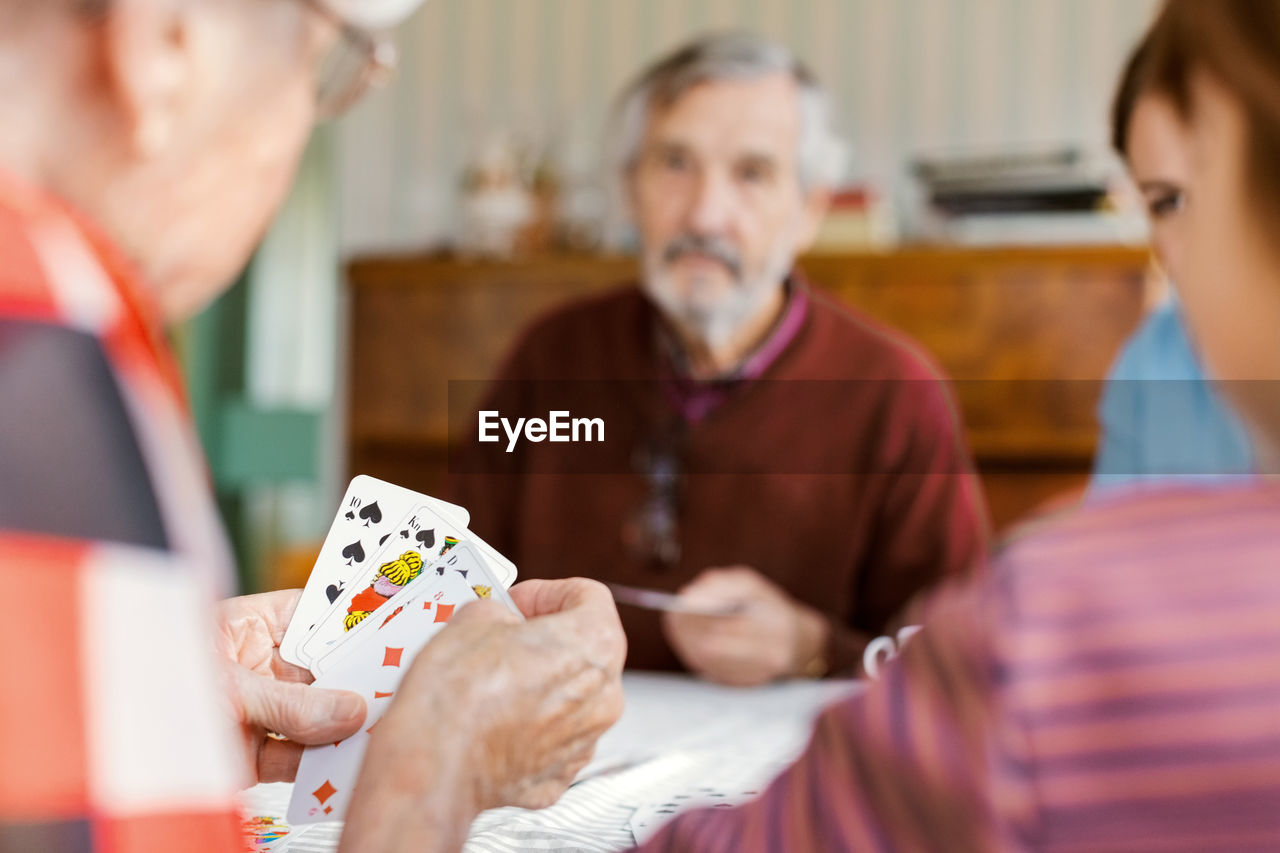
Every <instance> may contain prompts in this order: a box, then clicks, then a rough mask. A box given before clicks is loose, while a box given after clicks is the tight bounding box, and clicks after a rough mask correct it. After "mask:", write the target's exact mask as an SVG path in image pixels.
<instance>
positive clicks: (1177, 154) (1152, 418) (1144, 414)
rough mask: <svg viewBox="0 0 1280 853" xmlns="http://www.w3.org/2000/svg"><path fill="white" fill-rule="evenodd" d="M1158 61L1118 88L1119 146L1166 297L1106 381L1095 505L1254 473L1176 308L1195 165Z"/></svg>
mask: <svg viewBox="0 0 1280 853" xmlns="http://www.w3.org/2000/svg"><path fill="white" fill-rule="evenodd" d="M1152 59H1153V56H1152V51H1151V36H1148V37H1147V38H1144V39H1143V40H1142V42H1141V43H1140V44H1139V45H1138V47H1137V48H1136V49H1135V50H1134V52H1133V54H1132V56H1131V57H1130V58H1129V61H1128V63H1127V65H1126V66H1125V69H1124V72H1123V74H1121V76H1120V83H1119V85H1118V86H1117V87H1116V95H1115V99H1114V101H1113V103H1112V108H1111V145H1112V147H1113V148H1114V149H1115V151H1116V153H1117V154H1119V155H1120V156H1121V157H1122V158H1124V161H1125V164H1126V165H1127V166H1128V169H1129V175H1130V177H1131V178H1132V180H1133V183H1134V185H1135V186H1136V187H1137V189H1138V192H1139V193H1140V194H1141V196H1142V200H1143V204H1144V206H1145V208H1146V211H1147V220H1148V222H1149V224H1150V230H1151V250H1152V253H1153V255H1154V257H1155V267H1156V269H1155V272H1157V273H1158V274H1159V275H1160V276H1161V277H1162V278H1163V279H1164V280H1165V282H1166V283H1167V292H1166V293H1165V295H1164V297H1163V298H1162V299H1161V300H1160V302H1159V303H1158V304H1156V305H1154V306H1153V307H1152V309H1151V311H1150V312H1149V313H1148V314H1147V315H1146V317H1144V318H1143V320H1142V323H1141V324H1140V325H1139V326H1138V328H1137V329H1136V330H1135V331H1134V333H1133V335H1132V336H1131V337H1130V338H1129V340H1128V341H1126V342H1125V345H1124V348H1123V349H1122V350H1121V352H1120V355H1119V357H1118V358H1117V359H1116V362H1115V364H1114V365H1113V366H1112V368H1111V371H1110V373H1109V374H1108V376H1107V382H1106V385H1105V387H1104V389H1103V393H1102V400H1101V401H1100V402H1099V404H1098V425H1099V430H1100V435H1099V439H1098V451H1097V455H1096V457H1095V459H1094V465H1093V479H1092V481H1091V482H1090V484H1089V488H1090V493H1091V496H1095V497H1096V496H1098V495H1100V494H1105V493H1108V492H1110V491H1111V490H1113V489H1116V488H1129V489H1132V488H1145V487H1157V488H1158V487H1162V486H1164V485H1167V482H1168V481H1169V480H1170V479H1177V480H1180V481H1183V482H1188V483H1198V484H1201V485H1206V486H1216V485H1219V484H1221V482H1222V481H1223V479H1224V478H1233V479H1239V478H1242V477H1247V476H1249V475H1251V474H1252V473H1253V472H1254V460H1253V452H1252V448H1251V447H1250V443H1249V437H1248V432H1247V430H1246V429H1245V427H1244V425H1243V424H1242V423H1240V419H1239V418H1238V417H1237V416H1236V414H1235V412H1233V411H1231V408H1230V406H1228V405H1227V403H1226V402H1225V401H1224V400H1223V399H1222V395H1221V394H1219V393H1218V389H1217V387H1216V383H1213V382H1210V381H1209V380H1208V378H1207V377H1206V375H1205V370H1204V366H1203V358H1202V356H1201V355H1200V352H1199V349H1198V348H1197V346H1196V345H1195V344H1194V342H1193V341H1192V339H1191V335H1190V333H1189V332H1188V331H1187V324H1186V319H1185V317H1184V316H1183V311H1182V306H1181V302H1180V300H1179V299H1178V298H1177V282H1178V280H1179V279H1180V277H1181V272H1180V262H1181V258H1182V244H1183V243H1184V242H1185V240H1186V237H1185V236H1184V232H1185V227H1184V225H1185V223H1184V222H1183V213H1184V211H1185V208H1186V205H1185V202H1186V186H1185V184H1186V180H1187V172H1188V170H1189V169H1190V164H1189V162H1188V156H1187V151H1186V146H1185V145H1184V144H1183V137H1184V136H1185V133H1184V131H1183V130H1182V127H1181V124H1182V122H1181V120H1180V119H1179V117H1178V114H1177V109H1176V107H1175V106H1174V103H1173V101H1172V99H1171V98H1170V97H1169V95H1168V94H1167V93H1164V92H1161V91H1159V90H1158V89H1157V88H1155V86H1154V81H1153V71H1154V68H1153V67H1152V66H1153V62H1152Z"/></svg>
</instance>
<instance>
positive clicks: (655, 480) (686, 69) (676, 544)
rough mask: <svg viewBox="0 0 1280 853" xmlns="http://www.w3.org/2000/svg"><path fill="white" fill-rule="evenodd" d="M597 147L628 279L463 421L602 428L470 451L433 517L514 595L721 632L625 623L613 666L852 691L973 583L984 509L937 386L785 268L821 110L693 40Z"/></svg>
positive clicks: (823, 101) (620, 108) (748, 39)
mask: <svg viewBox="0 0 1280 853" xmlns="http://www.w3.org/2000/svg"><path fill="white" fill-rule="evenodd" d="M612 132H613V139H612V143H611V145H610V155H611V162H612V167H613V169H614V170H615V177H616V178H617V181H618V184H619V187H620V193H619V196H620V197H621V199H622V201H623V202H624V203H625V205H626V207H627V208H628V211H629V213H630V218H631V220H632V222H633V223H634V226H635V230H636V233H637V235H638V239H639V252H640V258H641V264H640V267H641V269H640V276H639V280H638V281H637V282H633V283H629V284H625V285H623V286H621V287H620V288H618V289H616V290H613V291H611V292H609V293H607V294H605V295H603V296H596V297H593V298H589V299H585V300H583V301H579V302H575V303H573V304H571V305H568V306H566V307H562V308H560V309H559V310H556V311H554V313H552V314H551V315H549V316H547V317H545V318H543V319H541V320H539V321H537V322H536V323H534V324H533V326H532V327H531V328H530V329H528V330H527V331H526V332H525V333H524V334H523V336H522V337H521V339H520V340H519V342H518V343H517V344H516V345H515V347H514V349H513V351H512V352H511V353H510V354H509V356H508V357H507V359H506V362H505V365H504V367H502V369H501V370H500V372H499V374H498V376H497V381H496V382H494V383H493V385H492V387H491V390H490V392H489V393H488V395H487V398H486V400H485V402H484V403H483V405H482V406H481V409H482V410H492V411H497V412H499V413H500V414H501V416H502V417H505V418H509V419H510V421H511V422H513V423H514V422H515V419H516V418H517V417H530V418H532V417H539V416H540V417H546V416H547V413H548V412H549V411H558V410H570V411H572V414H574V415H583V416H587V415H591V416H596V415H599V416H600V419H601V420H602V421H603V423H604V426H605V435H604V438H605V441H604V442H603V443H601V444H596V445H589V444H586V443H582V442H579V443H570V442H550V441H541V442H536V443H533V442H524V443H521V444H518V445H516V446H515V447H514V448H513V450H512V452H511V453H507V452H505V442H504V443H503V444H496V443H489V444H485V443H481V442H480V441H478V438H479V431H477V433H476V435H475V436H473V439H475V440H472V441H469V442H468V443H467V444H466V445H465V446H464V447H461V448H455V450H456V451H457V452H456V453H455V455H453V456H452V457H451V473H452V475H453V477H452V494H453V497H454V499H455V500H458V501H461V502H463V503H464V504H465V505H466V506H468V507H469V508H470V509H471V510H472V524H473V527H474V529H475V530H476V532H477V533H479V534H480V535H481V536H484V537H486V538H487V539H488V540H489V541H491V542H493V543H494V544H495V545H497V547H499V548H500V549H502V550H503V552H504V553H507V554H509V555H510V556H511V558H512V559H513V560H515V561H516V562H517V564H519V565H520V566H521V570H522V572H524V573H525V575H526V576H530V577H544V578H559V577H568V576H573V575H579V574H581V575H585V576H589V577H594V578H597V579H600V580H605V581H609V582H613V583H617V584H622V585H627V586H633V587H642V588H656V589H659V590H664V591H667V592H679V594H680V595H681V596H683V598H684V600H685V602H686V604H687V605H689V606H690V607H692V608H695V609H705V610H712V611H730V614H729V615H725V613H723V612H718V614H717V615H702V614H698V613H670V614H667V615H666V616H665V617H664V618H663V619H662V620H661V621H660V620H659V617H658V616H657V615H655V614H654V613H653V612H651V611H647V610H640V609H637V608H623V614H622V615H623V624H624V628H625V629H626V632H627V638H628V644H629V649H630V653H629V658H628V662H627V665H628V667H634V668H642V669H681V668H683V669H687V670H690V671H692V672H694V673H697V674H699V675H702V676H705V677H707V678H710V679H713V680H716V681H721V682H726V683H731V684H744V685H747V684H761V683H765V682H768V681H771V680H773V679H777V678H784V677H790V676H803V675H809V676H819V675H822V674H824V673H828V672H836V673H848V672H851V671H852V670H853V669H854V668H855V667H856V665H857V663H858V661H859V659H860V655H861V652H862V650H863V648H864V646H865V645H866V643H867V642H868V640H869V639H870V638H872V637H875V636H876V635H877V634H880V633H882V632H883V631H884V630H885V628H886V627H887V626H888V625H890V624H891V623H892V622H893V621H894V619H895V618H896V617H897V615H898V613H899V611H900V610H901V608H902V607H903V605H904V604H905V603H906V602H907V601H908V600H909V599H910V598H911V597H912V596H914V595H915V594H917V593H919V592H921V591H922V590H925V589H928V588H930V587H931V586H933V585H934V584H935V583H937V582H938V581H939V580H941V579H942V578H945V577H953V576H956V575H960V574H963V573H965V572H966V571H968V570H969V569H970V568H971V567H972V566H973V565H974V564H975V563H978V562H979V561H980V558H981V556H982V554H983V550H984V542H985V510H984V508H983V505H982V500H981V497H980V495H979V493H978V491H977V489H976V487H975V483H974V479H973V477H972V474H971V471H970V463H969V458H968V455H967V452H966V450H965V449H964V447H963V442H962V440H961V438H960V435H959V428H958V425H957V422H956V418H955V416H954V412H953V407H952V405H951V401H950V398H949V395H948V393H947V390H946V388H945V387H944V385H943V383H942V382H941V381H940V380H939V378H938V374H937V373H936V372H935V371H934V370H933V368H932V367H931V366H930V365H929V364H928V363H927V361H926V360H925V359H924V358H922V357H921V356H920V354H919V353H917V351H916V350H915V349H914V348H913V347H912V346H911V345H910V343H909V342H907V341H905V340H904V339H902V338H901V337H900V336H898V335H896V334H894V333H893V332H891V331H889V330H887V329H884V328H882V327H880V326H878V325H877V324H875V323H873V322H872V321H870V320H869V319H867V318H866V317H863V316H861V315H860V314H858V313H857V312H855V311H853V310H852V309H850V308H848V307H847V306H844V305H840V304H837V303H836V302H835V301H834V300H833V299H832V298H830V297H829V296H827V295H825V294H823V292H822V291H821V290H820V289H818V288H816V287H812V286H811V285H810V284H809V283H808V282H807V281H806V280H805V277H804V276H803V275H802V274H801V272H800V271H799V270H798V269H797V268H796V257H797V255H799V254H800V253H801V252H803V251H805V250H806V249H807V248H809V247H810V246H811V245H812V244H813V241H814V239H815V235H816V234H817V231H818V228H819V225H820V223H821V221H822V218H823V215H824V213H825V211H826V209H827V203H828V199H829V197H830V194H831V191H832V189H833V187H834V186H835V185H836V184H837V182H838V181H839V179H840V178H841V172H842V170H843V165H844V156H843V155H844V147H843V144H842V143H841V141H840V140H839V138H838V137H837V136H836V135H835V133H834V131H833V128H832V119H831V115H830V110H829V106H828V100H827V98H826V96H825V94H824V93H823V91H822V89H821V88H820V87H819V85H818V83H817V82H816V80H815V79H814V77H813V75H812V74H811V73H810V72H809V70H808V69H807V68H806V67H805V66H804V65H803V64H802V63H801V62H800V61H799V60H798V59H797V58H796V57H795V56H794V55H793V54H792V53H791V52H790V51H788V50H787V49H786V48H783V47H781V46H779V45H777V44H775V43H772V42H770V41H767V40H765V39H763V38H760V37H757V36H755V35H751V34H747V33H736V32H730V33H716V34H712V35H708V36H706V37H703V38H701V39H699V40H697V41H694V42H692V43H690V44H688V45H686V46H684V47H681V48H679V49H677V50H676V51H674V52H673V53H671V54H670V55H669V56H666V57H665V58H663V59H661V60H659V61H658V62H657V63H656V64H654V65H653V66H652V67H650V68H648V69H647V70H645V71H644V72H643V73H642V74H640V75H639V76H638V78H637V79H636V80H635V81H634V82H633V83H632V84H631V85H630V86H628V87H627V88H626V89H625V90H624V91H623V92H622V94H621V96H620V98H619V100H618V102H617V107H616V113H615V120H614V122H613V126H612ZM566 380H568V381H566ZM568 406H572V408H570V409H566V407H568Z"/></svg>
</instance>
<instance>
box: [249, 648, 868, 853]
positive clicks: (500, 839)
mask: <svg viewBox="0 0 1280 853" xmlns="http://www.w3.org/2000/svg"><path fill="white" fill-rule="evenodd" d="M623 681H624V689H625V691H626V697H627V704H626V710H625V711H624V712H623V715H622V719H620V720H619V721H618V723H617V725H615V726H614V727H613V728H612V729H610V730H609V731H608V732H606V733H605V735H604V737H603V738H601V739H600V743H599V746H598V747H597V749H596V757H595V760H593V761H592V763H591V764H590V765H589V766H588V767H587V768H585V769H584V770H583V772H582V774H581V775H580V776H579V781H578V782H576V783H575V784H574V785H573V786H572V787H571V788H570V789H569V790H568V791H567V792H566V793H565V795H564V796H563V797H561V798H560V800H559V802H557V803H556V804H555V805H553V806H551V807H550V808H546V809H541V810H539V811H529V810H526V809H517V808H502V809H493V810H491V811H487V812H485V813H483V814H481V815H480V816H479V817H478V818H476V821H475V823H473V824H472V826H471V834H470V837H469V839H468V841H467V846H466V849H467V850H468V851H512V850H557V851H561V850H583V851H586V850H590V851H606V850H619V849H625V848H627V847H630V846H631V845H632V844H633V843H634V842H635V840H636V839H640V840H643V839H644V838H646V837H648V835H650V834H651V833H652V832H653V831H654V830H655V829H656V828H657V827H658V826H659V825H661V823H662V822H664V821H666V820H669V819H670V818H671V817H672V816H673V814H674V813H676V812H679V811H683V810H685V809H688V808H693V807H698V806H702V805H725V804H731V803H737V802H742V801H744V800H746V799H749V798H750V797H751V796H753V795H754V794H755V793H756V792H757V791H759V790H762V789H763V786H764V785H766V784H767V783H768V780H769V779H771V778H773V777H774V776H775V775H777V773H778V771H780V770H781V769H782V768H783V767H785V766H786V765H787V764H789V763H790V762H791V761H792V760H793V759H794V758H795V757H796V755H798V754H799V753H800V751H801V750H802V749H803V748H804V746H805V744H806V743H807V741H808V735H809V728H810V725H811V723H812V720H813V718H814V716H816V714H817V713H818V712H819V711H820V710H821V709H822V708H823V707H825V706H826V705H828V704H830V703H831V702H833V701H835V700H837V699H839V698H840V697H842V696H844V695H847V694H848V693H850V692H851V691H853V690H856V689H857V685H856V684H854V683H853V682H847V681H845V682H832V681H823V682H816V681H794V682H787V683H782V684H774V685H770V686H768V687H762V688H753V689H738V688H731V687H720V686H717V685H712V684H707V683H705V682H702V681H696V680H694V679H691V678H689V677H687V676H681V675H668V674H653V673H627V674H626V675H625V676H624V678H623ZM291 792H292V786H291V785H287V784H271V785H258V786H257V787H255V788H251V789H249V790H248V791H246V792H245V793H244V795H243V804H244V814H245V816H246V818H254V819H256V820H257V821H258V822H259V823H260V824H261V823H265V822H266V821H273V822H274V823H275V825H277V826H279V827H280V830H282V831H284V834H283V835H282V836H281V837H280V838H279V840H277V841H274V842H272V843H270V844H263V845H262V846H260V847H259V848H257V849H262V850H272V851H289V853H319V851H329V850H333V849H335V848H336V847H337V843H338V837H339V834H340V833H341V830H342V825H341V824H338V823H327V824H311V825H308V826H301V827H287V826H285V825H284V818H283V815H284V813H285V810H286V809H287V807H288V803H289V796H290V794H291Z"/></svg>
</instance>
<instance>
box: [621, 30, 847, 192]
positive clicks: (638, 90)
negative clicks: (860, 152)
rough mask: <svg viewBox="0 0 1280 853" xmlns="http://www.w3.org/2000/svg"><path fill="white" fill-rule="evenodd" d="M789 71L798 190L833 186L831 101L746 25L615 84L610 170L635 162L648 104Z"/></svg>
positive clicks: (840, 156) (837, 171)
mask: <svg viewBox="0 0 1280 853" xmlns="http://www.w3.org/2000/svg"><path fill="white" fill-rule="evenodd" d="M779 72H782V73H786V74H790V75H791V78H792V79H793V80H794V81H795V83H796V86H797V88H798V90H799V102H800V106H799V110H800V139H799V142H798V148H797V151H796V164H797V169H798V171H799V175H798V178H799V181H800V188H801V190H802V191H804V192H809V191H810V190H813V189H817V188H820V187H821V188H827V187H834V186H835V185H836V184H837V183H838V182H839V181H840V179H841V178H842V177H844V170H845V164H846V160H847V150H846V147H845V144H844V141H843V140H841V139H840V137H839V136H838V135H837V134H836V132H835V127H834V125H833V120H832V115H831V104H830V100H829V99H828V97H827V94H826V92H824V91H823V90H822V87H821V86H819V85H818V81H817V79H816V78H815V77H814V76H813V73H812V72H810V71H809V69H808V67H807V66H805V64H804V63H802V62H801V61H800V60H799V59H798V58H797V57H796V56H795V54H793V53H792V52H791V51H790V50H788V49H787V48H786V47H783V46H782V45H780V44H777V43H775V42H771V41H768V40H767V39H764V38H762V37H761V36H758V35H755V34H754V33H748V32H737V31H730V32H717V33H711V34H709V35H705V36H703V37H701V38H699V39H696V40H695V41H692V42H690V43H689V44H686V45H685V46H683V47H681V48H678V49H677V50H676V51H675V52H674V53H671V54H668V55H667V56H666V57H664V58H662V59H660V60H658V61H657V62H656V63H654V64H653V65H651V66H649V67H648V68H647V69H646V70H645V71H644V72H643V73H642V74H641V75H640V76H639V77H637V78H636V79H635V80H634V81H632V82H631V84H630V85H628V86H627V88H625V89H624V90H623V91H622V94H621V95H620V96H619V98H618V100H617V102H616V104H615V106H614V111H613V117H612V120H611V121H610V127H609V131H608V139H609V145H608V152H609V157H608V164H609V167H610V172H611V175H610V177H611V178H612V179H614V180H617V179H620V178H621V177H622V176H623V175H624V174H626V173H627V172H629V171H630V170H631V168H632V167H633V166H635V163H636V159H637V158H638V157H639V155H640V143H641V141H642V140H643V138H644V133H645V126H646V124H647V122H648V120H649V115H650V112H651V110H652V109H653V107H655V106H658V107H665V106H670V105H671V104H673V103H675V102H676V100H678V99H679V98H680V96H681V95H683V94H684V93H685V92H687V91H689V90H690V89H692V88H693V87H694V86H697V85H698V84H700V83H706V82H709V81H714V80H750V79H753V78H756V77H764V76H766V75H769V74H776V73H779Z"/></svg>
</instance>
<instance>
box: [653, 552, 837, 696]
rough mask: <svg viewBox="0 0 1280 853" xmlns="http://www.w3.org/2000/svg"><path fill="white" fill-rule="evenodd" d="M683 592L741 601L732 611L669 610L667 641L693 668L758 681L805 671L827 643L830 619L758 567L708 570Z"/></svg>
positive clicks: (724, 678) (716, 601)
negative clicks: (713, 613)
mask: <svg viewBox="0 0 1280 853" xmlns="http://www.w3.org/2000/svg"><path fill="white" fill-rule="evenodd" d="M679 594H680V596H681V597H683V598H686V599H688V601H689V603H690V604H705V605H708V606H711V607H718V606H732V605H735V604H736V605H739V606H740V608H741V609H740V610H739V611H738V612H736V613H733V614H732V615H729V616H699V615H695V614H690V613H664V614H663V617H662V627H663V631H664V632H665V633H666V636H667V642H669V643H671V647H672V648H673V649H674V650H675V652H676V654H677V655H678V656H679V657H680V660H681V661H683V662H684V665H685V666H687V667H688V668H689V669H690V670H691V671H693V672H695V673H697V674H698V675H701V676H703V677H705V678H709V679H711V680H712V681H719V682H721V683H723V684H733V685H740V686H752V685H757V684H765V683H767V682H770V681H773V680H774V679H777V678H784V677H787V676H792V675H800V674H801V673H802V672H803V670H804V667H805V666H806V665H807V664H808V663H809V662H811V661H813V660H815V659H816V658H818V656H819V655H820V654H821V653H822V650H823V649H824V648H825V646H826V642H827V632H828V631H829V630H830V629H829V627H828V625H827V623H826V620H825V619H823V617H822V615H821V614H819V613H818V612H817V611H816V610H813V609H812V608H810V607H806V606H805V605H802V604H800V603H799V602H796V601H793V600H792V599H791V598H790V596H788V595H787V594H786V593H785V592H784V591H782V590H781V589H779V588H778V587H777V586H776V585H775V584H773V583H772V582H770V581H769V580H767V579H766V578H765V577H764V576H763V575H761V574H760V573H759V572H757V571H756V570H755V569H751V568H748V567H746V566H734V567H731V568H724V569H708V570H707V571H705V572H703V573H702V574H700V575H698V577H696V578H694V580H693V581H692V582H691V583H689V584H688V585H686V586H685V587H683V588H682V589H681V590H680V591H679Z"/></svg>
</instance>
